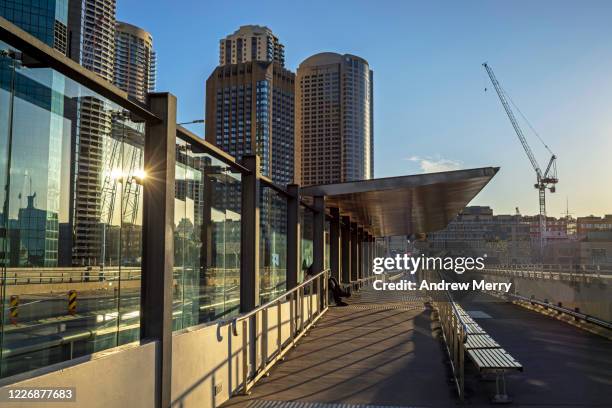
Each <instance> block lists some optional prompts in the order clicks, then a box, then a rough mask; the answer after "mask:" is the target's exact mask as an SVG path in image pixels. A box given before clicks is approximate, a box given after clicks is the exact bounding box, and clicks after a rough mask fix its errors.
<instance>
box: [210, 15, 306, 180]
mask: <svg viewBox="0 0 612 408" xmlns="http://www.w3.org/2000/svg"><path fill="white" fill-rule="evenodd" d="M258 30H263V32H265V33H266V35H267V37H265V38H267V39H266V40H265V41H266V42H267V43H268V44H271V45H270V47H272V48H271V49H272V50H274V49H278V50H279V51H271V52H270V53H268V54H262V55H259V56H258V55H257V53H254V54H253V55H254V58H259V57H261V58H264V59H263V60H259V59H252V60H251V58H250V57H248V56H247V57H246V58H245V59H243V60H246V61H247V62H239V63H231V64H222V65H220V66H219V67H217V68H216V69H215V70H214V71H213V73H212V74H211V75H210V77H208V80H207V81H206V140H208V141H209V142H211V143H214V144H216V145H217V146H219V147H220V148H221V149H223V150H224V151H226V152H228V153H230V154H231V155H233V156H234V157H236V158H237V159H241V158H242V156H243V155H245V154H252V153H256V154H258V155H259V156H260V158H261V172H262V174H263V175H265V176H267V177H270V178H271V179H272V180H273V181H274V182H275V183H278V184H281V185H285V184H287V183H291V182H292V181H293V177H294V149H295V147H294V137H295V134H294V96H295V95H294V89H295V74H294V73H293V72H291V71H289V70H287V69H285V68H284V67H283V65H282V61H283V60H282V45H280V43H278V39H276V37H274V36H273V35H272V33H271V31H270V30H269V29H267V28H265V27H263V28H262V27H258V26H246V27H241V29H240V30H238V31H237V32H236V33H234V34H233V35H232V36H230V37H228V38H231V39H225V40H221V41H222V44H223V41H226V42H230V43H231V44H232V45H231V47H234V45H233V44H234V42H235V43H236V49H238V50H240V47H239V46H238V45H237V44H240V43H241V42H242V41H247V42H249V41H251V40H249V39H248V38H254V39H255V41H253V42H254V43H257V41H260V40H261V41H264V40H263V39H260V37H259V34H258V35H256V36H253V37H244V38H243V37H240V38H234V37H235V36H238V34H239V33H244V32H249V33H250V32H259V31H258ZM245 38H246V39H245ZM270 38H274V40H271V39H270ZM274 44H277V45H274ZM229 47H230V45H228V46H227V47H226V48H224V47H223V46H222V50H221V60H224V58H225V57H224V55H229V54H228V53H229V51H228V50H229ZM266 47H267V46H266ZM236 52H237V53H238V55H240V52H238V51H236ZM224 53H225V54H224ZM234 54H235V52H234V51H232V55H234ZM249 55H250V54H249ZM241 61H242V60H241Z"/></svg>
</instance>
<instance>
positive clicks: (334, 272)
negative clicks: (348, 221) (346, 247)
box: [329, 208, 342, 282]
mask: <svg viewBox="0 0 612 408" xmlns="http://www.w3.org/2000/svg"><path fill="white" fill-rule="evenodd" d="M330 213H331V220H330V222H329V265H330V269H331V276H332V277H334V278H336V280H337V281H338V282H340V281H341V280H342V279H341V276H340V275H341V273H340V271H341V270H342V265H341V263H340V228H341V227H340V209H338V208H330Z"/></svg>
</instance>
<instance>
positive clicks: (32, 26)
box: [0, 0, 68, 55]
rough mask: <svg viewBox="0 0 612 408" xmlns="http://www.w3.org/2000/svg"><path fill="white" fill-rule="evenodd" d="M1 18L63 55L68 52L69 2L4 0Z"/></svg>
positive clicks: (0, 6)
mask: <svg viewBox="0 0 612 408" xmlns="http://www.w3.org/2000/svg"><path fill="white" fill-rule="evenodd" d="M0 16H2V17H4V18H6V19H7V20H9V21H10V22H12V23H13V24H15V25H16V26H18V27H19V28H21V29H22V30H24V31H27V32H28V33H30V34H31V35H33V36H34V37H36V38H38V39H39V40H41V41H42V42H44V43H45V44H47V45H48V46H50V47H53V48H55V49H56V50H58V51H59V52H61V53H62V54H64V55H65V54H66V52H67V50H68V0H46V1H45V2H44V3H41V1H40V0H3V1H2V2H0Z"/></svg>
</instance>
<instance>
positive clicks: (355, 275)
mask: <svg viewBox="0 0 612 408" xmlns="http://www.w3.org/2000/svg"><path fill="white" fill-rule="evenodd" d="M357 279H359V230H358V229H357V223H355V222H351V282H354V281H356V280H357Z"/></svg>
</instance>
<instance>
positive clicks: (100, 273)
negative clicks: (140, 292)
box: [0, 266, 141, 285]
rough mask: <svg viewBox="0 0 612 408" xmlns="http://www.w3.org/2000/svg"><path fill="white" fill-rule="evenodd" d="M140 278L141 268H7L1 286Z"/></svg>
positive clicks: (0, 281)
mask: <svg viewBox="0 0 612 408" xmlns="http://www.w3.org/2000/svg"><path fill="white" fill-rule="evenodd" d="M140 277H141V268H140V267H125V266H122V267H117V266H113V267H107V268H103V267H83V268H40V269H38V268H6V271H5V273H4V276H3V277H2V278H1V279H0V285H2V284H4V283H5V282H6V284H7V285H31V284H53V283H83V282H106V281H117V280H119V279H121V280H138V279H140Z"/></svg>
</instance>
